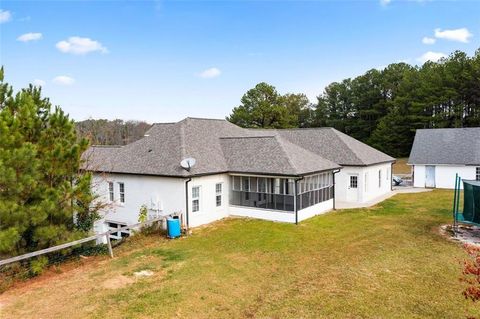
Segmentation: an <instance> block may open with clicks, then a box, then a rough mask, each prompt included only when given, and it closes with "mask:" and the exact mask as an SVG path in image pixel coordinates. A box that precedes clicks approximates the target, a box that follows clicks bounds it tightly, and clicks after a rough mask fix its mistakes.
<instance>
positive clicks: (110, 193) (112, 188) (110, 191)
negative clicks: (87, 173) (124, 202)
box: [107, 182, 115, 202]
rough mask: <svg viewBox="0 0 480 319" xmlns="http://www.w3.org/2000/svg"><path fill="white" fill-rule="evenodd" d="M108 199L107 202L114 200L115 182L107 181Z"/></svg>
mask: <svg viewBox="0 0 480 319" xmlns="http://www.w3.org/2000/svg"><path fill="white" fill-rule="evenodd" d="M107 187H108V200H109V202H114V201H115V184H114V183H113V182H108V186H107Z"/></svg>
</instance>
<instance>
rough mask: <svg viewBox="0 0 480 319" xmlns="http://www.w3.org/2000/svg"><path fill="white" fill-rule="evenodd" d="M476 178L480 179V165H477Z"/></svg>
mask: <svg viewBox="0 0 480 319" xmlns="http://www.w3.org/2000/svg"><path fill="white" fill-rule="evenodd" d="M475 180H477V181H480V167H475Z"/></svg>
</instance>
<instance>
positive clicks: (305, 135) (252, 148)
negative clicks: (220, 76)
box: [84, 118, 394, 177]
mask: <svg viewBox="0 0 480 319" xmlns="http://www.w3.org/2000/svg"><path fill="white" fill-rule="evenodd" d="M187 157H193V158H195V159H196V160H197V164H196V165H195V166H194V167H193V168H192V170H191V172H190V173H188V172H187V171H185V170H184V169H182V168H181V167H180V165H179V164H180V161H181V160H182V159H184V158H187ZM84 158H85V159H87V162H86V164H85V165H84V168H86V169H88V170H92V171H99V172H112V173H113V172H116V173H127V174H143V175H161V176H180V177H182V176H191V175H207V174H215V173H221V172H245V173H264V174H279V175H290V176H299V175H304V174H306V173H311V172H318V171H323V170H330V169H336V168H339V167H340V166H339V165H338V164H340V165H370V164H374V163H380V162H387V161H393V160H394V159H393V158H391V157H390V156H388V155H386V154H384V153H381V152H379V151H377V150H375V149H373V148H371V147H369V146H367V145H365V144H363V143H361V142H359V141H357V140H355V139H353V138H351V137H349V136H347V135H345V134H343V133H340V132H338V131H336V130H334V129H331V128H325V129H296V130H252V129H243V128H240V127H238V126H236V125H234V124H232V123H230V122H228V121H226V120H212V119H198V118H186V119H184V120H182V121H180V122H177V123H163V124H154V125H153V126H152V128H151V129H150V130H149V131H148V132H147V133H146V134H145V137H144V138H142V139H140V140H138V141H136V142H133V143H131V144H128V145H125V146H122V147H91V148H89V149H88V151H87V152H85V154H84Z"/></svg>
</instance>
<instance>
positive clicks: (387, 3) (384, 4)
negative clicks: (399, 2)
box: [380, 0, 392, 6]
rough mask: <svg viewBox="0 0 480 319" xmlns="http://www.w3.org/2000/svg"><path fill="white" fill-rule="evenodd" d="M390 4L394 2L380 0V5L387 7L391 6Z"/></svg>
mask: <svg viewBox="0 0 480 319" xmlns="http://www.w3.org/2000/svg"><path fill="white" fill-rule="evenodd" d="M390 2H392V0H380V4H381V5H382V6H387V5H389V4H390Z"/></svg>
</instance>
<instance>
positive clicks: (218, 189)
mask: <svg viewBox="0 0 480 319" xmlns="http://www.w3.org/2000/svg"><path fill="white" fill-rule="evenodd" d="M222 194H223V183H216V184H215V205H216V206H217V207H221V206H222V204H223V202H222V200H223V198H222Z"/></svg>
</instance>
